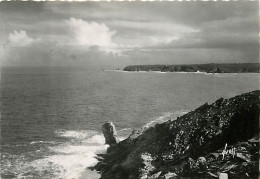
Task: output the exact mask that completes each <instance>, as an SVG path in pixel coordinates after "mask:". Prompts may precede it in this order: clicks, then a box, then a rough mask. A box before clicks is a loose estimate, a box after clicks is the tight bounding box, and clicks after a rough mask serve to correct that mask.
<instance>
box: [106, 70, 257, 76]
mask: <svg viewBox="0 0 260 179" xmlns="http://www.w3.org/2000/svg"><path fill="white" fill-rule="evenodd" d="M103 71H104V72H121V73H159V74H169V73H172V74H174V73H177V74H204V75H220V74H224V75H228V74H230V75H239V74H259V73H260V72H243V73H208V72H185V71H175V72H170V71H163V72H162V71H124V70H103Z"/></svg>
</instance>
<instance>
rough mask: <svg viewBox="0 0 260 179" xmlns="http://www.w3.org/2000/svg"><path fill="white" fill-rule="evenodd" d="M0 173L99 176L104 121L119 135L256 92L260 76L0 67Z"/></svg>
mask: <svg viewBox="0 0 260 179" xmlns="http://www.w3.org/2000/svg"><path fill="white" fill-rule="evenodd" d="M0 88H1V178H2V179H4V178H38V179H41V178H46V179H47V178H64V179H72V178H75V179H96V178H99V174H97V173H96V172H94V171H91V170H89V169H88V168H87V167H90V166H93V165H95V164H96V163H97V160H96V158H95V156H96V154H98V153H105V152H106V149H107V147H108V146H107V145H105V144H104V143H105V141H104V137H103V135H102V132H101V126H102V124H103V123H105V122H106V121H112V122H113V123H114V124H115V126H116V128H117V130H118V134H119V136H120V138H121V140H122V139H124V138H126V137H127V136H128V135H129V134H130V133H131V131H132V130H133V129H136V128H140V127H145V126H152V125H154V124H156V123H160V122H163V121H166V120H169V119H175V118H177V117H178V116H180V115H182V114H184V113H186V112H188V111H190V110H193V109H195V108H197V107H199V106H200V105H202V104H204V103H206V102H209V103H212V102H214V101H215V100H217V99H218V98H220V97H224V98H230V97H233V96H235V95H239V94H241V93H245V92H249V91H252V90H256V89H259V75H258V74H204V73H160V72H120V71H103V70H99V69H91V70H90V69H88V70H86V69H76V68H61V67H60V68H54V67H52V68H46V67H45V68H39V67H33V68H25V67H23V68H22V67H20V68H2V69H1V86H0Z"/></svg>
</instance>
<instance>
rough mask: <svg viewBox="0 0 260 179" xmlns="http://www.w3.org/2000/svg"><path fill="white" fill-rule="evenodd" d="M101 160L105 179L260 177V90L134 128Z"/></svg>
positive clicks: (98, 167) (102, 174)
mask: <svg viewBox="0 0 260 179" xmlns="http://www.w3.org/2000/svg"><path fill="white" fill-rule="evenodd" d="M99 160H100V161H99V163H98V164H97V165H96V166H95V167H94V169H96V170H97V171H99V172H100V173H101V178H102V179H111V178H113V179H122V178H124V179H127V178H129V179H137V178H141V179H146V178H182V177H184V178H195V177H196V178H218V176H219V175H220V173H226V174H227V175H228V177H229V178H236V179H237V178H257V177H258V168H259V167H258V160H259V91H253V92H250V93H245V94H242V95H239V96H236V97H233V98H230V99H223V98H221V99H219V100H217V101H216V102H214V103H213V104H210V105H209V104H207V103H206V104H204V105H202V106H200V107H199V108H197V109H196V110H194V111H191V112H189V113H187V114H185V115H183V116H181V117H179V118H177V119H176V120H169V121H167V122H165V123H162V124H157V125H155V126H154V127H150V128H148V129H147V130H142V129H141V130H135V131H133V133H132V134H131V135H130V136H129V137H128V138H127V139H126V140H123V141H121V142H119V143H118V144H117V145H115V146H111V147H110V148H109V149H108V151H107V154H103V155H100V157H99Z"/></svg>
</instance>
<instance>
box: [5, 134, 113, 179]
mask: <svg viewBox="0 0 260 179" xmlns="http://www.w3.org/2000/svg"><path fill="white" fill-rule="evenodd" d="M55 134H56V135H57V136H60V137H65V138H67V139H68V142H66V143H62V144H59V145H58V143H55V144H56V145H54V146H53V145H52V146H49V147H48V148H47V152H46V153H45V154H44V156H43V157H42V158H40V159H37V160H34V161H28V159H26V158H24V157H22V156H19V157H18V158H17V160H15V164H13V163H12V164H11V163H10V167H8V161H9V158H10V157H15V156H10V157H7V156H5V155H2V158H3V159H4V160H6V161H5V162H4V163H5V164H6V167H5V170H4V171H6V172H10V171H11V172H12V173H14V174H15V175H16V176H17V178H53V179H56V178H57V179H60V178H63V179H73V178H74V179H79V178H86V176H88V179H97V178H99V177H100V175H99V174H98V173H96V172H94V171H90V170H88V169H87V167H90V166H94V165H95V164H96V163H97V162H98V160H97V159H96V156H97V154H102V153H106V151H107V148H108V145H105V140H104V137H103V135H102V134H101V133H98V132H97V131H91V130H79V131H73V130H58V131H55ZM75 138H76V139H77V140H76V141H75ZM45 143H46V142H45V141H33V142H31V143H30V144H32V145H33V144H45ZM36 155H37V154H36ZM12 166H15V168H14V167H12Z"/></svg>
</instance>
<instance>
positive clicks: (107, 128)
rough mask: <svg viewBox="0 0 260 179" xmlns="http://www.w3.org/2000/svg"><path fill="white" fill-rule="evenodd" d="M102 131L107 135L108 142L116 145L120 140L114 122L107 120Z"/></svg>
mask: <svg viewBox="0 0 260 179" xmlns="http://www.w3.org/2000/svg"><path fill="white" fill-rule="evenodd" d="M102 131H103V134H104V137H105V141H106V144H109V145H110V146H114V145H116V144H117V143H118V142H119V140H118V138H117V132H116V128H115V126H114V124H113V123H112V122H107V123H105V124H103V125H102Z"/></svg>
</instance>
